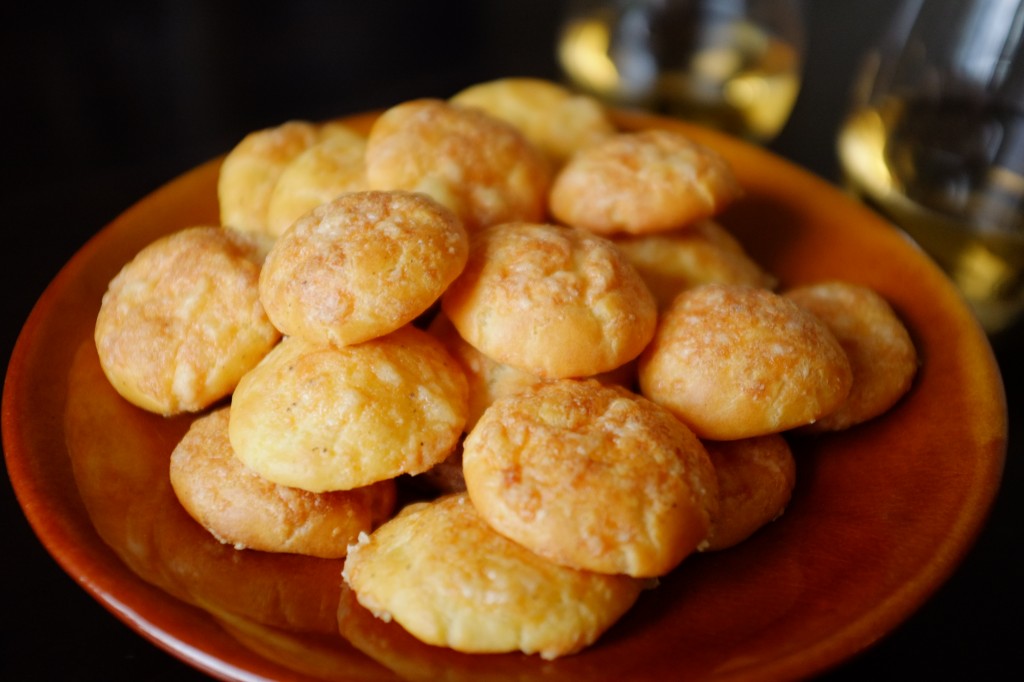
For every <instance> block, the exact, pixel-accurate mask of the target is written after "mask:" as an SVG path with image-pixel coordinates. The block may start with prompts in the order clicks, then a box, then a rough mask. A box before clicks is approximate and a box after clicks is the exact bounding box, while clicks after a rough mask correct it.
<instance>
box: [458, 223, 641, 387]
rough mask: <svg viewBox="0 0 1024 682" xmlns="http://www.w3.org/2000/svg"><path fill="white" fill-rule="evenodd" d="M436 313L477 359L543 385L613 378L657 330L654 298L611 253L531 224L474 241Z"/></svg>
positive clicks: (574, 233) (570, 232) (501, 228)
mask: <svg viewBox="0 0 1024 682" xmlns="http://www.w3.org/2000/svg"><path fill="white" fill-rule="evenodd" d="M441 307H442V309H443V310H444V312H445V314H446V315H447V316H448V318H449V319H450V320H451V321H452V324H454V325H455V328H456V329H458V330H459V334H460V335H461V336H462V338H464V339H465V340H466V341H468V342H469V343H470V344H472V345H473V346H474V347H475V348H477V349H478V350H480V351H481V352H483V353H484V354H485V355H488V356H489V357H491V358H493V359H495V360H497V361H498V362H502V363H505V364H508V365H513V366H515V367H518V368H520V369H524V370H526V371H528V372H532V373H534V374H538V375H541V376H543V377H545V378H564V377H584V376H593V375H595V374H599V373H602V372H607V371H610V370H612V369H615V368H617V367H619V366H621V365H623V364H625V363H627V362H629V361H630V360H632V359H633V358H635V357H636V356H637V355H639V353H640V351H641V350H642V349H643V347H644V346H645V345H646V344H647V342H648V341H649V340H650V338H651V335H652V334H653V333H654V327H655V324H656V322H657V310H656V306H655V302H654V297H653V295H652V294H651V292H650V291H649V290H648V289H647V285H645V284H644V282H643V280H642V279H641V278H640V275H639V274H637V272H636V270H635V269H634V268H633V266H632V265H631V264H630V263H629V261H628V260H627V259H626V257H625V256H624V255H623V254H622V252H621V251H619V250H618V249H617V248H616V247H615V245H614V244H612V243H611V242H610V241H608V240H607V239H604V238H602V237H598V236H597V235H593V234H590V233H589V232H586V231H584V230H577V229H575V228H570V227H563V226H556V225H544V224H534V223H509V224H505V225H495V226H494V227H491V228H488V229H486V230H484V231H482V232H480V233H478V234H476V235H474V237H473V239H472V240H471V244H470V255H469V262H468V263H467V264H466V268H465V270H464V271H463V273H462V274H461V275H460V276H459V278H458V279H456V280H455V282H453V283H452V285H451V286H450V287H449V288H448V291H446V292H445V294H444V296H443V297H442V299H441Z"/></svg>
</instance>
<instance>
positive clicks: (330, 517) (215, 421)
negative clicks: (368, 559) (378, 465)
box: [170, 407, 395, 558]
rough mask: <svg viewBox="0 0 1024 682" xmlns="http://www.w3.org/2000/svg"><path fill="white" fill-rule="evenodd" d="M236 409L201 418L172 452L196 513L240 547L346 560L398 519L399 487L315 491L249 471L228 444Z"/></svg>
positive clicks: (182, 494)
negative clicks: (360, 542)
mask: <svg viewBox="0 0 1024 682" xmlns="http://www.w3.org/2000/svg"><path fill="white" fill-rule="evenodd" d="M229 413H230V408H229V407H223V408H219V409H217V410H214V411H213V412H210V413H209V414H206V415H203V416H201V417H199V418H198V419H196V421H194V422H193V423H192V425H191V427H190V428H189V430H188V432H187V433H186V434H185V436H184V437H183V438H182V440H181V441H180V442H179V443H178V445H177V446H176V447H175V449H174V451H173V452H172V453H171V462H170V480H171V486H172V487H173V488H174V493H175V495H176V496H177V498H178V500H179V501H180V502H181V504H182V506H183V507H184V508H185V510H186V511H187V512H188V513H189V515H190V516H191V517H192V518H194V519H195V520H196V521H198V522H199V524H200V525H202V526H203V527H204V528H206V529H207V530H208V531H210V533H211V534H212V535H213V536H214V537H216V538H217V539H218V540H220V541H221V542H223V543H226V544H230V545H234V546H235V548H236V549H243V548H249V549H255V550H261V551H265V552H285V553H290V554H303V555H307V556H317V557H324V558H339V557H343V556H345V553H346V551H347V549H348V545H349V544H351V543H353V542H355V541H356V540H357V539H358V537H359V534H360V533H364V532H365V533H368V532H370V531H372V530H373V529H374V528H376V527H377V526H378V525H379V524H380V523H382V522H383V521H385V520H387V518H389V517H390V515H391V512H392V510H393V508H394V505H395V483H394V481H393V480H386V481H381V482H379V483H374V484H372V485H369V486H366V487H362V488H357V489H355V490H345V491H334V492H324V493H312V492H309V491H306V490H299V489H297V488H289V487H286V486H281V485H277V484H275V483H271V482H270V481H268V480H266V479H264V478H263V477H261V476H259V475H257V474H256V473H255V472H253V471H251V470H250V469H248V468H246V467H245V466H244V465H243V464H242V463H241V461H239V460H238V458H237V457H235V454H234V451H233V450H232V448H231V442H230V441H229V439H228V422H229V420H230V417H229Z"/></svg>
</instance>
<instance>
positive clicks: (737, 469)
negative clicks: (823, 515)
mask: <svg viewBox="0 0 1024 682" xmlns="http://www.w3.org/2000/svg"><path fill="white" fill-rule="evenodd" d="M704 447H705V448H706V449H707V451H708V455H709V456H710V457H711V462H712V463H713V464H714V465H715V475H716V477H717V478H718V514H717V515H716V516H715V519H714V522H713V523H712V524H711V532H710V533H708V545H707V547H706V550H707V551H715V550H721V549H726V548H728V547H732V546H734V545H738V544H739V543H740V542H743V541H744V540H746V539H747V538H749V537H750V536H751V535H753V534H754V533H755V532H757V531H758V530H759V529H760V528H761V527H763V526H764V525H766V524H768V523H770V522H771V521H774V520H775V519H777V518H778V517H779V516H780V515H781V514H782V513H783V511H785V509H786V506H787V505H788V504H789V500H790V497H791V496H792V494H793V487H794V486H795V485H796V460H795V459H794V458H793V453H792V451H791V450H790V448H789V443H787V442H786V439H785V438H783V437H782V436H781V435H779V434H769V435H767V436H756V437H754V438H742V439H740V440H732V441H704Z"/></svg>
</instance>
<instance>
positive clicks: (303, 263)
mask: <svg viewBox="0 0 1024 682" xmlns="http://www.w3.org/2000/svg"><path fill="white" fill-rule="evenodd" d="M468 253H469V241H468V238H467V236H466V231H465V230H464V229H463V228H462V223H461V222H460V221H459V219H458V217H456V215H455V214H454V213H452V212H451V211H450V210H448V209H447V208H445V207H444V206H442V205H441V204H439V203H437V202H436V201H434V200H433V199H431V198H430V197H428V196H426V195H424V194H417V193H413V192H402V191H394V192H352V193H348V194H342V195H341V196H339V197H337V198H336V199H334V200H333V201H330V202H328V203H326V204H323V205H321V206H318V207H317V208H315V209H313V210H312V211H311V212H309V213H307V214H305V215H304V216H302V217H301V218H299V219H298V220H297V221H296V222H295V223H294V224H293V225H292V226H291V227H290V228H289V229H288V231H287V232H285V233H284V234H283V235H281V236H280V237H279V238H278V239H277V241H276V242H275V243H274V247H273V248H272V249H271V250H270V254H269V255H268V256H267V261H266V264H265V265H264V267H263V272H262V274H261V275H260V299H261V300H262V302H263V306H264V308H266V311H267V315H269V316H270V319H271V321H272V322H273V323H274V324H275V325H276V326H277V328H278V329H280V330H281V331H282V332H283V333H284V334H286V335H289V336H299V337H302V338H304V339H306V340H308V341H313V342H315V343H333V344H337V345H347V344H352V343H359V342H361V341H366V340H368V339H372V338H374V337H377V336H383V335H385V334H388V333H390V332H392V331H394V330H396V329H398V328H399V327H401V326H403V325H405V324H406V323H408V322H411V321H412V320H413V319H415V318H416V317H417V316H419V315H420V313H422V312H424V311H425V310H427V308H429V307H430V306H431V305H432V304H433V303H434V302H435V301H436V300H437V299H438V298H439V297H440V296H441V294H442V293H443V292H444V290H445V289H446V288H447V287H448V285H449V284H450V283H451V282H452V281H453V280H454V279H455V277H456V276H457V275H458V274H459V273H460V272H462V268H463V266H464V265H465V263H466V258H467V255H468Z"/></svg>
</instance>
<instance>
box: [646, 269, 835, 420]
mask: <svg viewBox="0 0 1024 682" xmlns="http://www.w3.org/2000/svg"><path fill="white" fill-rule="evenodd" d="M639 376H640V388H641V392H642V393H643V394H644V395H646V396H647V397H648V398H650V399H651V400H653V401H655V402H656V403H659V404H661V405H664V406H665V407H667V408H668V409H669V410H671V411H672V412H673V413H674V414H675V415H676V416H678V417H679V418H680V419H682V420H683V421H684V422H685V423H686V424H688V425H689V426H690V427H691V428H692V429H693V430H694V431H695V432H696V433H697V435H698V436H700V437H701V438H708V439H715V440H734V439H737V438H747V437H751V436H759V435H765V434H768V433H778V432H780V431H785V430H787V429H791V428H795V427H797V426H802V425H804V424H809V423H811V422H813V421H815V420H817V419H820V418H821V417H823V416H824V415H826V414H828V413H830V412H832V411H833V410H835V409H836V408H837V407H838V406H839V405H840V404H841V403H842V402H843V401H844V400H845V399H846V396H847V394H849V392H850V386H851V383H852V374H851V370H850V363H849V360H848V359H847V357H846V353H845V352H844V351H843V349H842V347H841V346H840V345H839V342H838V341H837V340H836V338H835V336H834V335H833V334H832V332H830V331H829V330H828V328H827V327H826V326H825V324H824V323H823V322H821V320H819V319H818V318H816V317H815V316H814V315H812V314H810V313H809V312H807V311H806V310H804V309H803V308H800V307H799V306H798V305H796V303H794V302H793V301H790V300H788V299H786V298H784V297H782V296H780V295H778V294H775V293H773V292H771V291H767V290H765V289H759V288H755V287H745V286H739V285H724V284H709V285H705V286H702V287H697V288H695V289H689V290H687V291H684V292H683V293H681V294H679V296H677V297H676V299H675V300H674V301H673V302H672V304H671V305H670V306H669V308H668V309H667V310H666V311H665V312H664V314H663V315H662V317H661V321H660V322H659V326H658V331H657V333H656V334H655V336H654V340H653V341H651V344H650V345H649V346H648V347H647V348H646V349H645V350H644V353H643V355H641V357H640V364H639Z"/></svg>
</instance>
